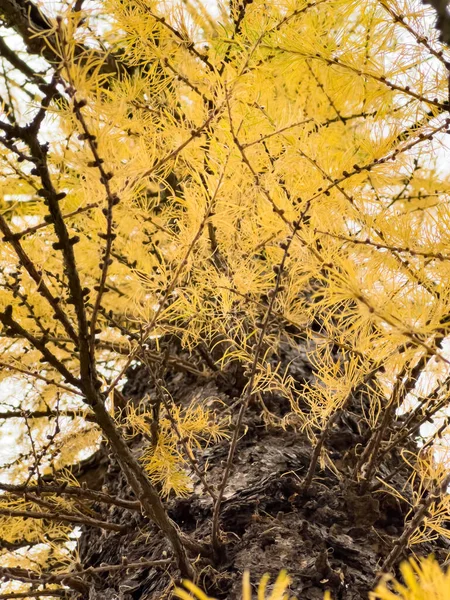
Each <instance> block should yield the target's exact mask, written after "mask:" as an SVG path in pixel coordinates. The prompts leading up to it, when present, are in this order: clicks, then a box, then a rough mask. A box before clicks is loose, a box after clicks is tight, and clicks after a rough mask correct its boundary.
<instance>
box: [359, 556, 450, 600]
mask: <svg viewBox="0 0 450 600" xmlns="http://www.w3.org/2000/svg"><path fill="white" fill-rule="evenodd" d="M400 570H401V573H402V577H403V583H400V582H399V581H397V580H393V581H392V577H390V578H389V577H388V578H386V579H385V580H384V581H383V582H382V583H380V585H379V586H378V587H377V588H376V590H375V591H374V592H372V593H371V594H370V598H371V600H377V599H378V600H400V599H401V600H447V598H448V594H449V589H450V570H449V569H447V571H444V570H443V569H441V567H440V566H439V564H438V563H437V562H436V560H435V559H434V558H433V557H428V558H424V559H421V560H420V561H416V560H414V559H410V561H409V562H404V563H403V565H402V566H401V567H400Z"/></svg>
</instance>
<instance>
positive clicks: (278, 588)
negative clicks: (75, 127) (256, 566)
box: [175, 571, 294, 600]
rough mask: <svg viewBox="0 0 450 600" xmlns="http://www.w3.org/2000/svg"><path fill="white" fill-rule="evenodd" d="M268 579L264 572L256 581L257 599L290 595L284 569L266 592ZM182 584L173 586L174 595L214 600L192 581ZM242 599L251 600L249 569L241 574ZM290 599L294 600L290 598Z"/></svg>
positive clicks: (274, 599) (283, 599)
mask: <svg viewBox="0 0 450 600" xmlns="http://www.w3.org/2000/svg"><path fill="white" fill-rule="evenodd" d="M269 581H270V575H269V574H268V573H266V574H265V575H263V576H262V577H261V579H260V581H259V583H258V589H257V599H258V600H289V599H290V596H289V593H288V588H289V584H290V583H291V579H290V577H289V576H288V575H287V573H286V571H281V572H280V574H279V575H278V577H277V578H276V580H275V583H274V584H273V585H272V586H271V587H272V590H271V591H270V592H268V590H267V587H268V584H269ZM183 585H184V587H185V588H186V589H183V588H179V587H177V588H175V595H176V596H178V598H181V600H193V599H194V598H195V599H197V600H214V598H210V597H209V596H207V595H206V594H205V593H204V592H203V591H202V590H201V589H200V588H199V587H198V586H196V585H195V584H194V583H192V581H183ZM242 600H252V586H251V583H250V573H249V571H244V574H243V576H242ZM292 600H294V599H293V598H292Z"/></svg>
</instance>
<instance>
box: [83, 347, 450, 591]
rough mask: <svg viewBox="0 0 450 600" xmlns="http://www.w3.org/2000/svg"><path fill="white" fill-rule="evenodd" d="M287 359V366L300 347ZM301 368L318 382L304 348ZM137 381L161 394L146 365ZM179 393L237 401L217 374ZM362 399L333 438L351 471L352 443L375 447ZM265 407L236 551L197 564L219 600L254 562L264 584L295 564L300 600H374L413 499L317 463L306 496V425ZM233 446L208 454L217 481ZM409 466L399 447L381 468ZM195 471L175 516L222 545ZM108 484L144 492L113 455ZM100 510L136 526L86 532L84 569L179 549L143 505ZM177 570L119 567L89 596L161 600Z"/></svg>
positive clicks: (254, 414) (427, 547)
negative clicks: (351, 480)
mask: <svg viewBox="0 0 450 600" xmlns="http://www.w3.org/2000/svg"><path fill="white" fill-rule="evenodd" d="M289 352H291V351H289ZM280 358H281V359H282V360H283V361H286V362H287V361H288V360H289V359H292V358H293V354H290V353H289V354H287V355H286V356H282V357H280ZM291 372H292V373H293V375H294V376H295V378H296V380H297V382H298V385H299V387H300V386H301V384H302V383H303V382H304V381H305V380H306V379H308V378H309V376H310V373H311V371H310V366H309V364H308V362H307V359H306V356H305V354H303V353H302V352H300V353H299V354H298V356H297V357H296V359H295V360H294V362H293V363H292V364H291ZM128 377H129V379H128V383H127V384H126V386H125V390H124V392H125V394H126V397H127V398H128V401H129V402H137V401H139V400H140V399H142V398H143V397H144V395H145V394H147V393H148V392H150V395H151V393H152V388H151V385H150V383H149V378H148V377H147V374H146V372H145V369H144V368H134V369H130V370H129V372H128ZM169 389H170V392H171V394H172V395H173V397H174V399H175V401H176V402H179V403H183V404H184V403H187V402H189V401H190V400H191V399H193V398H195V399H196V400H200V401H201V400H202V399H207V398H210V397H219V398H221V399H222V400H223V401H224V402H225V403H226V405H228V406H229V405H230V404H231V403H232V402H233V401H234V400H235V398H231V397H230V396H229V395H228V393H227V392H224V391H223V389H222V388H221V385H220V384H218V383H217V382H209V383H205V382H204V381H200V380H196V379H195V378H194V377H193V376H191V375H188V374H181V373H179V374H176V375H175V374H172V375H169ZM265 403H266V406H267V407H268V408H269V409H270V410H271V411H272V412H273V413H275V414H277V415H278V416H282V415H283V414H285V413H286V411H287V410H288V406H287V405H286V402H285V401H284V400H283V399H281V398H279V397H277V396H274V395H272V396H267V397H265ZM358 405H359V401H356V399H355V403H354V405H353V406H352V407H351V409H350V410H351V413H352V417H353V419H349V418H348V419H347V418H345V415H343V417H342V418H341V419H338V420H337V421H336V423H335V425H334V427H333V429H332V431H331V432H330V435H329V436H328V438H327V441H326V443H325V446H326V449H327V452H328V454H329V456H330V458H331V459H332V460H333V461H334V462H335V463H336V464H338V465H339V468H340V469H341V470H342V471H344V472H345V469H346V468H348V469H349V470H350V469H351V467H352V466H353V465H354V462H355V458H354V456H353V455H352V453H351V452H350V453H349V452H348V451H349V450H350V449H351V448H353V447H354V445H355V442H358V441H359V442H361V443H364V425H363V423H362V419H361V421H360V423H359V425H361V427H360V429H361V434H360V433H358V431H357V428H356V430H355V427H354V425H355V415H357V418H356V423H358V408H357V407H358ZM261 414H262V413H261V406H260V405H259V404H254V405H252V406H250V408H249V411H248V414H247V417H246V421H245V426H246V431H247V432H246V435H245V436H244V437H242V439H241V440H240V442H239V446H238V450H237V457H236V461H235V465H234V468H233V472H232V475H231V478H230V481H229V486H228V488H227V491H226V495H225V499H224V503H223V510H222V514H221V529H222V532H223V536H224V537H223V541H224V542H225V545H226V553H225V554H224V556H223V557H222V559H221V561H220V562H216V563H213V562H212V561H209V560H208V559H205V558H201V559H200V560H199V561H198V562H197V563H196V568H197V572H198V573H201V574H202V575H201V580H200V584H201V585H202V587H203V588H204V589H206V591H207V592H208V593H209V594H210V595H211V596H213V597H215V598H227V599H230V600H233V599H237V598H240V597H241V596H240V593H241V592H240V585H241V579H242V572H243V570H244V569H250V572H251V576H252V581H255V582H256V581H257V580H258V579H259V578H260V577H261V576H262V575H263V574H264V573H265V572H269V573H271V574H272V576H275V575H276V574H277V573H278V572H279V571H280V570H281V569H287V570H288V572H289V574H290V575H291V577H292V579H293V583H292V586H291V593H292V594H294V595H295V596H296V597H297V598H299V599H300V598H301V599H303V600H319V599H322V598H323V593H324V590H326V589H329V590H331V592H332V596H333V598H339V599H341V600H360V599H363V598H367V594H368V591H369V590H370V589H372V586H373V584H374V582H375V581H376V576H377V570H378V569H379V568H380V566H381V564H382V563H383V561H384V560H385V559H386V557H387V556H388V555H389V553H390V552H391V551H392V548H393V547H394V544H395V542H396V540H397V539H398V538H399V537H400V536H401V535H402V533H403V531H404V524H405V518H406V516H407V512H408V506H407V505H406V503H402V502H399V501H398V500H396V499H395V498H393V496H392V495H391V494H388V493H386V491H384V490H383V489H382V488H381V489H379V490H377V491H376V492H371V491H369V492H367V493H366V494H364V495H361V494H360V493H359V492H358V490H357V489H355V488H353V487H351V486H349V485H348V484H346V483H343V482H342V481H340V480H339V479H338V478H337V476H336V474H335V472H334V471H333V470H332V469H330V468H328V467H325V468H323V469H322V470H320V469H319V470H318V471H317V473H316V476H315V478H314V480H313V483H312V485H311V487H310V488H309V490H308V493H307V494H304V493H303V492H302V488H301V486H300V483H301V480H302V477H304V475H305V473H306V471H307V468H308V465H309V463H310V459H311V454H312V448H311V444H310V443H309V441H308V440H307V439H306V437H305V436H304V435H302V434H300V433H298V432H296V431H295V430H294V428H291V429H288V430H287V431H285V430H283V429H282V428H279V427H273V426H269V425H267V423H266V422H264V420H263V418H262V416H261ZM360 416H361V415H360V413H359V418H360ZM146 443H148V442H146V441H145V440H143V439H135V440H134V441H133V442H132V443H131V446H130V447H131V450H132V452H133V453H134V454H135V455H139V454H140V453H141V452H142V449H143V447H144V446H145V444H146ZM227 452H228V442H223V443H220V444H218V445H215V446H213V447H211V448H206V449H205V450H203V451H201V452H200V453H199V454H198V456H197V458H198V460H199V463H200V466H202V465H204V464H205V463H206V461H208V464H209V470H208V481H209V483H210V484H212V485H213V486H214V485H217V484H218V483H219V482H220V479H221V475H222V473H223V469H224V463H225V460H226V456H227ZM102 460H104V458H103V459H102ZM399 464H400V461H399V457H398V455H396V454H395V453H393V455H392V456H390V457H387V459H386V460H385V462H384V464H383V466H382V469H381V476H383V475H385V474H387V473H388V472H389V471H390V470H391V469H392V468H395V466H398V465H399ZM408 476H409V472H408V468H407V466H406V465H405V468H404V469H403V470H401V471H400V472H399V473H398V474H397V475H396V476H395V478H394V479H393V480H392V481H391V482H390V483H391V485H392V486H393V487H394V488H395V489H397V490H402V489H403V487H404V485H405V482H406V479H407V478H408ZM193 478H194V482H195V486H194V493H193V494H192V495H190V496H189V497H187V498H182V499H176V498H171V499H170V500H169V503H168V504H169V514H170V516H171V517H172V518H173V519H174V520H175V521H176V522H177V523H178V525H179V526H180V528H181V529H182V531H183V532H184V533H185V534H189V535H192V536H193V537H195V539H197V540H199V541H204V542H210V535H211V519H212V509H213V506H212V500H211V499H210V498H209V497H208V496H206V495H205V494H204V493H203V491H202V487H201V484H200V481H199V480H198V479H196V478H195V476H193ZM102 484H103V486H104V487H105V488H107V491H108V493H110V494H112V495H117V496H120V497H127V498H130V499H131V498H132V497H133V496H132V494H131V493H130V490H129V488H128V486H127V484H126V482H125V480H124V478H123V476H122V475H121V473H120V470H119V468H118V465H117V463H116V462H115V460H113V459H112V458H109V459H108V462H107V464H106V469H105V471H104V476H103V479H102ZM402 493H403V494H404V493H405V492H404V491H402ZM98 510H100V514H102V512H101V511H105V512H104V513H103V515H104V517H105V518H108V519H109V520H111V521H113V522H114V523H118V524H128V525H129V529H128V531H127V533H126V534H122V535H121V534H115V533H110V532H104V531H99V530H95V531H94V530H90V529H89V530H88V529H87V528H85V530H84V531H83V533H82V535H81V537H80V540H79V547H78V550H79V553H80V558H81V562H82V564H83V566H84V567H89V566H92V567H97V566H99V565H100V564H101V563H111V564H112V563H120V561H121V560H122V557H126V559H127V560H128V561H130V562H132V561H135V560H137V559H139V558H141V557H142V558H144V559H145V560H150V561H151V560H158V559H162V558H166V557H167V556H169V555H170V547H169V545H168V542H167V541H166V540H165V539H164V538H163V536H162V535H161V534H160V533H157V532H156V531H155V528H154V527H153V526H152V525H151V524H150V523H149V521H148V520H146V519H145V518H143V517H142V516H141V515H140V514H139V513H136V512H130V511H127V510H124V509H121V508H119V507H117V506H109V507H103V508H101V507H100V506H99V507H98ZM449 545H450V544H449V542H448V541H446V540H445V539H439V540H437V541H436V542H435V543H433V544H423V545H421V546H417V547H415V551H416V553H417V554H418V555H421V554H429V553H430V552H433V553H434V554H435V555H436V556H437V558H442V557H444V556H445V555H446V554H447V552H448V550H449V547H448V546H449ZM173 577H176V570H175V568H174V567H167V569H165V570H164V571H163V570H162V569H161V568H158V567H142V568H140V569H130V570H129V571H128V572H126V571H125V570H124V571H118V572H112V573H109V574H104V575H102V577H101V578H99V577H93V578H92V580H91V588H90V596H89V598H90V600H94V599H100V598H111V599H112V598H114V599H118V600H139V599H144V598H145V599H146V600H153V599H155V600H156V599H157V598H158V599H159V598H161V597H162V595H163V594H164V592H165V591H167V589H168V586H170V584H171V580H172V578H173Z"/></svg>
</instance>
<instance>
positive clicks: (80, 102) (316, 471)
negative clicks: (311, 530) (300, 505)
mask: <svg viewBox="0 0 450 600" xmlns="http://www.w3.org/2000/svg"><path fill="white" fill-rule="evenodd" d="M0 18H1V20H2V28H1V31H0V34H1V37H0V57H1V66H2V68H1V73H0V102H1V108H2V114H1V117H0V178H1V195H0V231H1V234H2V241H1V244H0V323H1V326H2V332H1V342H0V353H1V357H0V361H1V363H0V365H1V369H0V374H1V380H2V388H1V389H2V391H3V392H2V393H3V395H2V397H1V399H0V410H1V413H0V424H1V426H0V436H1V437H0V441H1V443H2V444H3V446H4V447H5V450H4V451H3V454H2V459H1V460H2V463H3V464H2V465H1V466H0V477H1V481H2V483H1V484H0V488H1V489H2V490H3V494H2V495H1V496H0V527H1V538H2V539H1V550H0V554H1V563H2V567H1V568H0V579H1V580H2V581H3V588H2V589H1V590H0V597H1V598H3V597H5V598H6V597H8V598H13V597H22V596H20V595H17V594H28V595H30V596H38V595H39V593H40V595H42V596H45V595H47V596H50V595H54V596H55V597H56V596H61V595H66V594H67V595H70V594H75V596H76V594H81V595H82V596H83V594H84V595H85V597H88V596H87V595H86V594H87V591H86V590H87V588H86V585H87V584H86V583H85V578H84V575H86V573H85V571H86V569H85V568H84V566H83V565H82V564H80V563H79V562H77V556H76V555H77V550H76V545H77V542H76V534H74V528H76V527H82V528H83V527H93V528H99V529H101V530H103V531H107V532H108V531H114V532H116V533H117V534H121V532H123V531H124V529H123V525H120V524H118V523H117V522H114V520H111V521H108V520H104V519H102V518H99V516H98V514H96V512H95V510H94V509H93V508H92V505H91V504H90V502H98V503H102V502H103V503H106V504H108V503H109V505H114V506H116V507H120V508H121V509H123V510H138V511H141V512H142V514H143V515H144V516H145V518H147V519H149V520H150V521H151V522H153V523H154V524H155V525H156V526H157V528H159V530H161V531H162V532H163V534H164V535H165V536H166V537H167V539H168V540H169V542H170V545H171V546H170V547H171V549H172V550H171V551H172V553H173V558H167V556H164V557H163V556H162V557H161V562H160V563H159V564H160V565H163V566H164V565H166V564H167V563H169V562H170V561H172V562H173V561H174V562H175V564H176V565H177V567H178V569H179V571H180V572H181V575H182V576H183V577H187V578H190V579H195V577H196V573H197V572H198V571H197V569H196V567H195V564H194V563H195V560H194V559H195V557H198V556H200V557H212V564H213V565H216V566H217V565H218V564H221V561H222V563H223V560H224V556H225V554H226V547H227V543H226V542H225V538H226V536H224V532H223V531H222V527H221V511H222V507H223V502H224V500H225V499H226V497H227V489H228V484H229V480H230V476H231V473H232V472H234V470H235V469H236V450H237V448H238V444H239V443H240V441H241V440H242V439H243V436H245V434H246V426H245V422H246V415H247V414H248V411H249V410H250V409H254V407H256V410H257V411H259V413H260V414H261V415H262V418H263V420H264V422H265V424H266V426H267V427H274V428H279V429H280V431H285V432H288V433H289V434H291V433H292V432H295V435H298V436H300V437H302V439H307V440H308V444H309V447H310V449H311V452H310V457H309V461H308V465H307V467H306V468H304V469H303V471H302V472H299V473H298V475H297V477H298V489H297V492H296V493H297V494H298V495H299V496H301V497H307V496H308V494H311V490H312V489H313V487H312V486H314V485H315V482H316V480H317V478H319V477H320V473H322V472H324V471H328V472H332V473H334V476H335V477H336V478H337V480H338V481H340V482H342V484H343V485H346V486H349V487H352V489H355V490H357V493H358V494H359V495H362V496H364V495H367V494H369V495H370V494H372V495H373V494H375V492H376V490H380V489H382V490H383V491H384V492H389V493H390V494H391V495H392V497H394V498H397V500H399V499H400V500H399V501H401V502H405V503H407V504H408V507H409V508H408V510H407V512H406V515H405V520H404V523H403V525H402V529H401V531H399V532H398V535H397V537H396V538H395V539H394V540H392V543H391V547H390V548H389V549H388V551H384V555H383V552H381V554H380V556H379V565H378V568H379V569H380V570H383V571H389V570H391V569H394V568H396V567H397V566H398V563H399V561H400V560H401V558H402V557H403V556H404V554H405V552H407V550H408V549H414V548H415V547H417V548H420V547H421V546H420V544H423V543H426V542H430V541H433V540H438V539H441V538H442V536H443V537H445V536H446V531H447V530H446V523H447V522H448V519H449V516H450V515H449V510H450V502H449V496H448V495H447V493H446V489H447V486H448V484H449V476H448V458H447V457H448V439H447V437H446V436H447V430H448V425H449V417H448V404H449V391H448V390H449V384H450V375H449V364H450V354H449V352H448V335H449V325H450V286H449V283H448V282H449V278H450V234H449V231H450V228H449V224H450V205H449V199H450V172H449V169H448V157H449V154H448V139H447V135H448V133H449V132H450V114H449V110H450V101H449V69H450V55H449V50H448V48H447V47H446V46H445V45H444V44H443V42H441V41H440V40H439V36H440V35H441V37H442V36H443V34H442V31H441V33H440V32H439V30H436V29H434V27H433V19H434V12H433V10H432V8H430V7H426V6H423V5H421V4H418V3H417V2H415V1H412V0H367V1H366V2H361V0H317V1H315V2H314V1H308V2H305V1H304V0H277V2H264V1H262V0H243V1H241V2H231V3H230V4H228V3H220V2H218V3H217V4H214V3H202V2H201V1H197V0H183V1H180V2H177V1H175V0H174V1H170V2H169V1H167V2H165V1H158V0H130V1H127V2H124V1H123V0H102V1H98V2H97V1H86V2H83V0H81V1H80V0H76V1H74V2H69V1H66V2H58V3H46V2H31V1H30V0H25V1H24V2H18V1H16V0H0ZM441 24H442V23H441ZM443 40H444V41H445V36H444V37H443ZM298 357H302V360H304V361H305V362H307V363H308V365H309V368H310V376H308V377H307V378H304V379H301V378H300V379H299V378H298V377H297V376H296V373H295V370H294V369H293V368H292V365H293V363H294V362H295V360H296V359H297V358H298ZM138 364H141V365H144V367H145V368H146V373H147V374H148V378H149V381H150V383H151V386H152V393H151V394H150V395H149V397H146V398H145V401H142V402H140V403H132V402H130V401H129V400H128V399H127V397H126V394H124V393H123V384H124V381H125V376H126V373H128V372H129V367H130V366H134V365H138ZM173 373H182V374H184V375H187V376H189V377H191V378H195V379H196V380H197V381H199V382H203V383H204V385H205V386H207V385H208V384H209V382H215V385H216V386H217V389H219V390H222V391H223V392H224V396H222V395H220V394H219V395H218V396H217V395H212V396H209V397H208V396H207V397H205V398H202V399H201V401H199V400H198V399H195V398H194V399H193V400H192V401H189V402H184V403H182V402H181V403H180V402H176V401H175V400H174V398H173V397H172V395H171V393H170V390H169V387H168V383H167V379H168V378H170V377H171V376H172V374H173ZM274 398H275V400H276V401H275V404H274V402H273V399H274ZM268 399H271V403H270V405H269V404H268V403H267V400H268ZM277 403H278V404H277ZM274 406H275V407H274ZM277 406H278V408H277ZM280 406H283V407H284V408H283V409H282V410H281V409H280V408H279V407H280ZM342 420H346V423H349V422H352V423H353V425H352V426H353V428H354V430H355V432H356V433H357V435H356V433H355V438H354V442H352V443H351V444H350V447H349V448H348V449H347V451H346V453H345V454H344V455H343V456H342V457H340V458H339V459H336V457H335V456H333V454H332V453H331V452H330V451H329V449H328V446H327V443H328V439H329V436H330V435H332V433H333V431H334V430H335V428H336V427H337V426H338V423H340V422H341V421H342ZM430 423H431V425H432V426H428V429H426V428H424V427H423V426H424V425H427V424H428V425H429V424H430ZM136 439H139V440H142V442H141V446H140V447H139V448H140V449H139V452H137V451H135V449H134V450H133V447H132V443H133V440H136ZM102 443H104V444H106V445H108V447H109V448H110V451H111V452H112V455H113V456H114V457H115V460H117V461H118V464H119V465H120V469H121V472H122V473H123V474H124V476H125V477H126V480H127V482H128V485H129V490H130V495H129V496H128V497H127V498H122V497H120V498H119V497H116V496H112V495H111V494H110V493H109V492H108V490H106V491H105V490H102V491H99V490H94V489H90V488H89V487H83V486H81V485H80V482H79V481H78V480H77V478H76V476H75V475H74V470H73V467H74V465H76V464H78V463H80V462H81V461H83V460H84V459H88V458H89V456H91V455H92V454H93V453H94V452H95V451H96V450H97V449H98V448H99V447H100V445H101V444H102ZM217 444H220V445H221V447H223V448H226V453H225V456H224V459H223V461H224V462H223V470H222V473H221V476H220V481H219V483H218V484H214V485H213V484H211V483H210V482H209V480H208V468H207V462H206V463H205V462H204V461H201V460H199V456H200V455H201V453H202V452H204V448H205V447H206V446H208V445H209V446H213V447H214V446H215V445H217ZM402 469H406V470H407V472H408V476H407V485H406V487H405V488H404V489H399V487H398V484H396V483H395V482H396V479H395V477H396V475H397V473H399V472H401V470H402ZM197 484H198V485H197ZM199 486H200V487H199ZM194 487H195V490H196V493H197V494H199V493H203V494H204V496H205V498H209V501H210V502H211V506H212V508H211V518H210V532H209V537H207V539H206V538H201V539H200V538H198V537H196V535H195V532H193V533H192V532H190V533H187V532H185V531H183V530H182V526H181V523H177V522H175V521H174V520H173V519H172V518H171V517H169V514H168V512H167V508H166V503H167V502H169V501H170V499H171V498H173V497H174V496H178V497H179V496H182V497H183V496H187V497H189V495H190V494H191V493H192V492H193V490H194ZM199 489H201V490H202V492H199V491H198V490H199ZM75 531H76V530H75ZM199 560H200V561H201V560H203V559H202V558H200V559H199ZM151 562H152V564H153V563H155V561H151ZM74 565H75V566H74ZM155 565H156V563H155ZM116 566H117V568H118V567H119V566H120V565H119V566H118V565H116ZM156 566H158V565H156ZM269 567H270V565H268V566H267V568H269ZM128 568H131V567H128ZM75 571H78V575H76V576H75V575H73V573H75ZM86 576H87V577H88V576H89V573H87V575H86ZM374 578H375V579H374V582H375V581H376V573H374ZM339 585H344V584H343V583H342V582H341V584H337V583H336V585H335V586H334V587H336V586H337V587H339ZM37 586H39V587H37ZM328 587H330V586H328ZM323 588H324V591H325V590H326V589H327V585H326V582H324V584H323ZM330 589H331V591H332V593H334V592H333V585H331V588H330ZM1 594H4V595H1ZM14 594H16V595H14ZM386 597H387V596H386ZM389 597H390V596H389ZM405 597H407V596H405ZM411 597H412V596H411Z"/></svg>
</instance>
